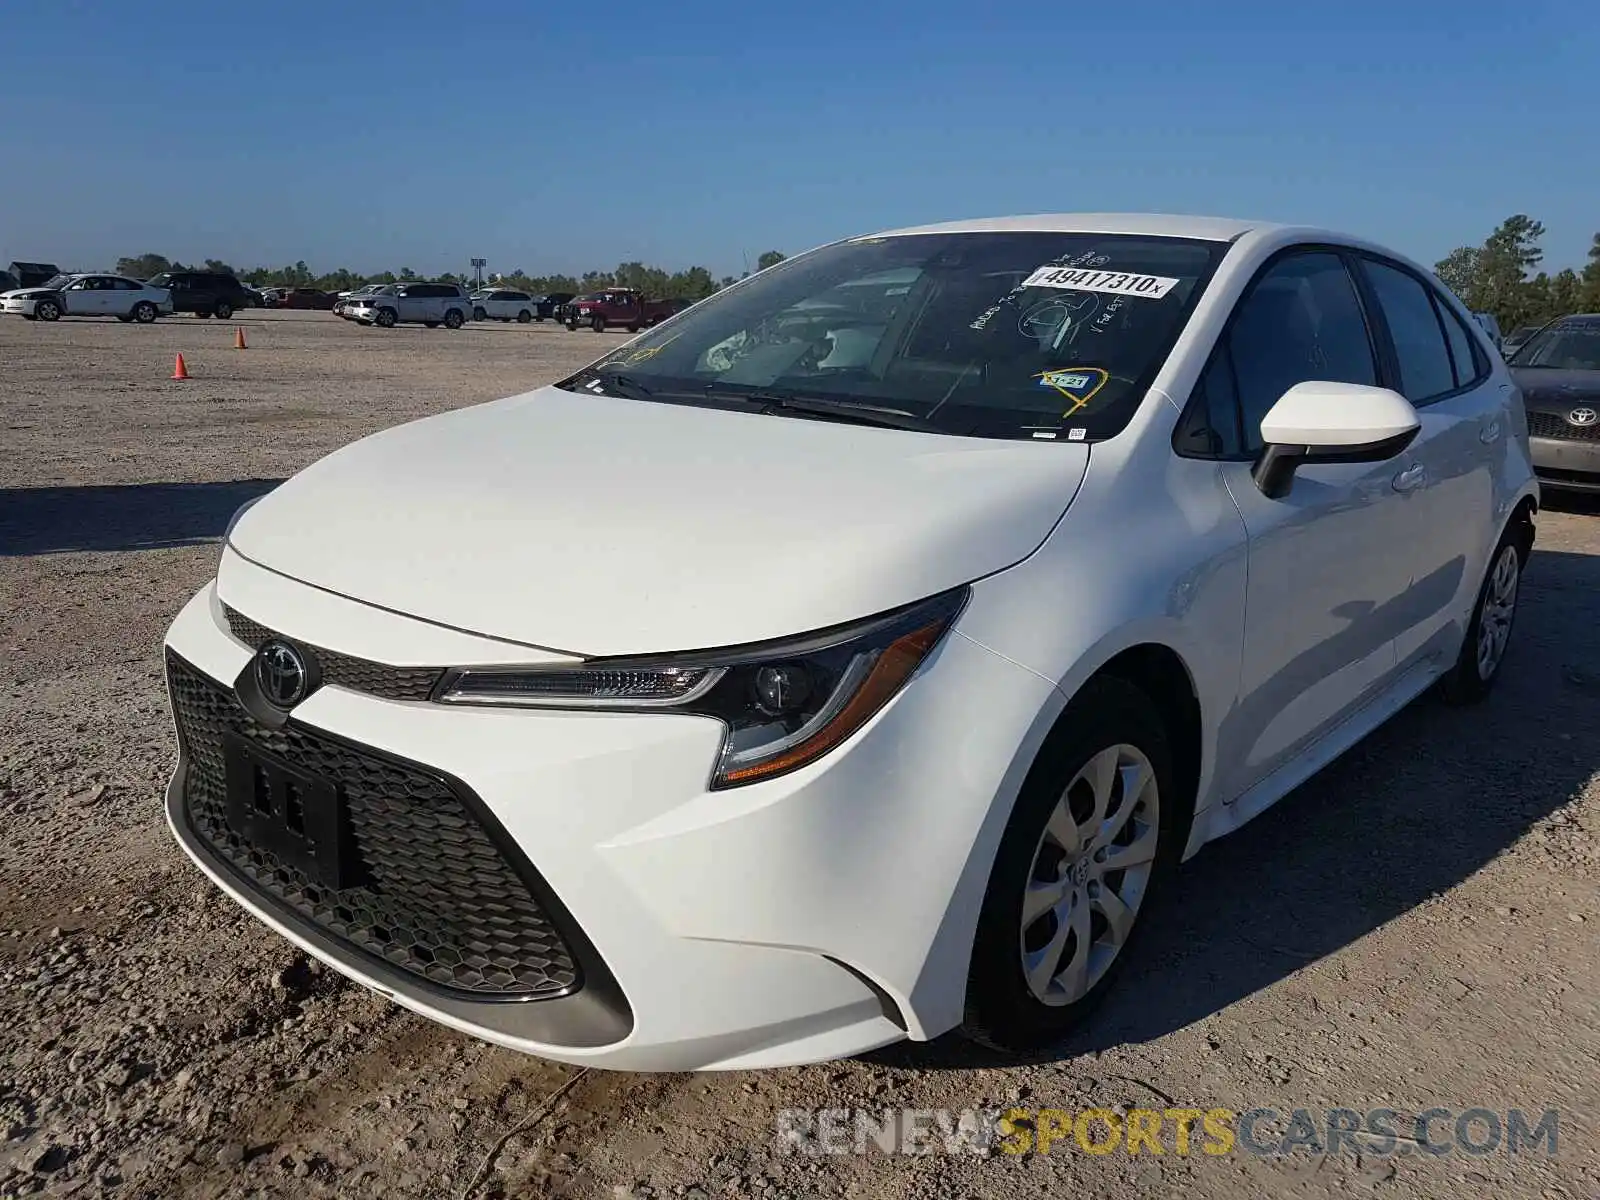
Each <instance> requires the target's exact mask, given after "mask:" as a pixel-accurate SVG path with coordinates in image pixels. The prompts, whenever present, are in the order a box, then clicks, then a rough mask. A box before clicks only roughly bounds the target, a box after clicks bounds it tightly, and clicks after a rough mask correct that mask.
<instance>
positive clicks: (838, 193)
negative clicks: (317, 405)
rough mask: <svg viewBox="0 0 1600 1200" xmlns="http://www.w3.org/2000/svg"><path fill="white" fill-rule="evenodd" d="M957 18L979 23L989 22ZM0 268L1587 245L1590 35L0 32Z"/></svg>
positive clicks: (866, 27) (34, 28)
mask: <svg viewBox="0 0 1600 1200" xmlns="http://www.w3.org/2000/svg"><path fill="white" fill-rule="evenodd" d="M986 8H987V11H985V9H986ZM0 47H4V51H5V53H4V58H3V60H0V113H3V114H4V117H3V118H0V163H3V164H4V166H3V167H0V179H3V180H4V200H3V201H0V263H3V262H5V261H9V260H10V259H12V258H40V259H46V260H52V261H56V262H59V263H61V264H62V265H67V264H73V265H78V266H83V267H91V266H104V265H109V264H110V263H111V262H112V261H114V260H115V259H116V258H117V257H118V256H119V255H123V254H136V253H143V252H146V251H150V252H155V253H161V254H166V255H168V256H170V257H174V258H180V259H184V260H195V259H200V258H204V257H208V256H211V257H218V258H223V259H226V260H228V261H229V262H232V263H233V264H235V265H236V266H239V267H241V268H242V267H245V266H250V265H255V264H258V263H263V262H265V263H271V264H282V263H287V262H293V261H295V260H297V259H305V260H306V261H307V262H308V263H309V264H310V265H311V266H312V267H313V268H314V269H317V270H331V269H333V268H334V267H337V266H348V267H351V268H352V269H355V270H366V271H376V270H381V269H393V270H399V269H400V268H401V267H402V266H409V267H412V268H414V269H415V270H417V271H421V272H424V273H435V272H439V271H444V270H458V271H460V270H464V269H465V268H466V263H467V260H468V258H469V257H471V256H473V255H482V256H484V257H486V258H488V259H489V263H490V269H491V270H496V269H498V270H511V269H513V268H516V267H522V268H524V269H526V270H528V271H529V272H531V273H536V274H537V273H544V272H548V271H556V270H564V271H582V270H585V269H588V268H590V267H602V268H609V267H611V266H613V265H615V264H616V263H617V262H619V261H622V260H627V259H635V258H638V259H643V260H644V261H646V262H654V263H659V264H661V265H663V266H667V267H671V268H676V267H683V266H687V265H689V264H691V263H701V264H704V265H706V266H708V267H710V268H711V269H712V270H713V272H714V273H715V274H718V275H721V274H724V273H728V272H737V271H738V270H740V269H741V268H742V266H743V261H744V258H743V256H744V255H746V254H747V255H748V256H749V259H750V261H751V262H752V264H753V262H754V260H755V257H756V255H757V254H758V253H759V252H760V251H762V250H765V249H768V248H773V247H776V248H779V249H782V250H785V251H789V252H793V251H796V250H799V249H803V248H805V247H807V246H811V245H815V244H817V243H819V242H822V241H825V240H827V239H830V238H833V237H837V236H841V235H845V234H850V233H857V232H863V231H867V230H872V229H877V228H882V227H886V226H895V225H902V224H909V223H913V222H921V221H929V220H939V219H946V218H956V217H965V216H981V215H986V214H996V213H1008V212H1037V211H1059V210H1072V209H1088V210H1108V209H1112V210H1117V209H1129V210H1139V211H1168V212H1195V213H1209V214H1218V215H1227V216H1241V217H1260V218H1266V219H1274V220H1289V221H1304V222H1312V223H1317V224H1324V225H1331V226H1334V227H1336V228H1341V229H1345V230H1349V231H1351V232H1355V233H1360V234H1364V235H1366V236H1369V237H1372V238H1375V239H1376V240H1379V241H1382V242H1386V243H1388V244H1391V245H1393V246H1394V247H1395V248H1397V249H1400V250H1402V251H1404V252H1406V253H1409V254H1411V255H1414V256H1416V257H1418V258H1420V259H1422V260H1423V261H1425V262H1428V263H1431V262H1433V261H1435V260H1436V259H1437V258H1439V257H1440V256H1442V255H1443V254H1444V253H1445V252H1446V251H1448V250H1449V249H1451V248H1452V247H1453V246H1456V245H1458V244H1462V243H1468V242H1471V243H1476V242H1480V241H1481V240H1482V239H1483V238H1484V236H1485V235H1486V234H1487V233H1488V232H1489V230H1490V229H1491V228H1492V227H1493V226H1494V225H1495V224H1496V223H1497V222H1498V221H1500V220H1501V219H1502V218H1504V217H1506V216H1508V215H1510V214H1511V213H1514V212H1527V213H1529V214H1530V215H1532V216H1534V217H1536V218H1538V219H1540V220H1542V221H1544V222H1545V225H1546V227H1547V230H1548V232H1547V234H1546V238H1545V242H1544V246H1545V250H1546V263H1547V265H1549V266H1550V267H1552V268H1556V267H1560V266H1565V265H1578V264H1581V262H1582V260H1583V254H1584V251H1585V249H1586V248H1587V245H1588V242H1589V239H1590V236H1591V235H1592V234H1593V233H1594V232H1595V231H1596V230H1600V153H1597V152H1596V139H1595V130H1596V125H1595V117H1596V113H1597V105H1596V100H1595V96H1596V92H1595V78H1596V74H1595V65H1594V64H1595V63H1596V62H1600V5H1593V4H1585V3H1582V2H1581V0H1561V2H1559V3H1558V2H1556V0H1510V2H1509V3H1505V4H1489V3H1486V2H1484V3H1470V2H1463V0H1383V2H1381V3H1372V2H1368V0H1340V2H1338V3H1334V4H1303V3H1300V2H1298V0H1274V2H1272V3H1264V2H1258V0H1245V2H1238V3H1228V2H1227V0H1223V2H1221V3H1216V2H1213V3H1159V2H1156V0H1151V2H1147V3H1141V2H1140V0H1114V2H1112V3H1092V2H1090V3H1084V2H1062V0H1026V2H1024V3H1001V4H991V5H988V6H985V5H983V4H981V3H980V4H972V3H952V2H951V0H919V2H917V3H898V4H882V3H879V4H873V3H870V2H868V0H853V2H850V3H839V2H836V0H821V2H810V0H808V2H807V3H803V4H802V3H783V2H780V3H762V2H760V0H741V2H739V3H711V2H701V0H655V2H654V3H649V4H642V3H634V2H632V0H629V2H621V0H616V2H612V3H599V4H596V3H573V2H570V0H529V2H527V3H502V2H496V0H470V2H469V0H461V2H452V0H427V2H424V3H415V2H412V0H375V2H360V0H317V2H315V3H306V2H302V0H223V2H221V3H217V2H215V0H212V2H210V3H186V2H185V3H178V2H173V3H168V2H161V3H138V2H124V0H101V2H95V3H91V2H88V0H79V2H77V3H46V2H45V0H0Z"/></svg>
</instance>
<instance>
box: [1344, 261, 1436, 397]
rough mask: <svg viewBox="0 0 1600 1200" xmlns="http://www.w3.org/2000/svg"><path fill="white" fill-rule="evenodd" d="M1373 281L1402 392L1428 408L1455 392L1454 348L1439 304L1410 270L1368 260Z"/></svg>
mask: <svg viewBox="0 0 1600 1200" xmlns="http://www.w3.org/2000/svg"><path fill="white" fill-rule="evenodd" d="M1365 269H1366V273H1367V278H1368V279H1369V280H1370V281H1371V282H1372V290H1373V292H1374V293H1376V295H1377V297H1378V305H1379V307H1380V308H1382V309H1383V316H1384V320H1385V321H1386V322H1387V323H1388V326H1389V338H1390V340H1391V341H1393V342H1394V352H1395V357H1396V359H1397V360H1398V362H1399V367H1400V392H1401V394H1402V395H1404V396H1405V398H1406V399H1407V400H1409V401H1411V403H1413V404H1422V403H1425V402H1426V401H1428V400H1432V399H1434V398H1436V397H1438V396H1442V395H1443V394H1444V393H1446V392H1451V391H1454V390H1455V387H1456V378H1455V372H1454V370H1453V369H1452V368H1451V365H1450V348H1449V346H1448V344H1447V343H1446V341H1445V335H1444V329H1443V328H1442V327H1441V326H1440V324H1439V314H1438V312H1437V311H1436V310H1435V309H1434V306H1433V299H1432V297H1430V296H1429V295H1428V289H1427V287H1426V285H1425V284H1423V282H1422V280H1420V279H1418V278H1417V277H1416V276H1415V275H1412V274H1411V273H1410V272H1409V271H1401V270H1399V269H1397V268H1395V267H1391V266H1389V265H1388V264H1387V263H1381V262H1375V261H1373V260H1371V259H1368V260H1367V261H1366V264H1365Z"/></svg>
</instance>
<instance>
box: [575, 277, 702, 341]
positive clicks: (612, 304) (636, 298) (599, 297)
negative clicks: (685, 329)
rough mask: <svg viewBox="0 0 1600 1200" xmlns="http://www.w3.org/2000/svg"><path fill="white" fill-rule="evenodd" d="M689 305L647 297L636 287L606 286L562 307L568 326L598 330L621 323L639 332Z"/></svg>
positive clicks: (626, 327) (629, 329)
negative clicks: (583, 326) (585, 326)
mask: <svg viewBox="0 0 1600 1200" xmlns="http://www.w3.org/2000/svg"><path fill="white" fill-rule="evenodd" d="M688 306H689V301H687V300H677V299H673V300H647V299H646V298H645V296H644V293H643V292H640V291H637V290H635V289H634V288H606V289H604V290H603V291H598V292H590V293H589V294H588V295H585V296H579V297H578V298H577V299H576V300H574V301H572V303H570V304H568V305H566V306H565V307H564V308H563V310H562V311H563V313H564V315H565V318H566V326H567V328H568V329H576V328H578V326H580V325H587V326H588V327H589V328H590V329H593V330H594V331H595V332H596V333H599V332H600V331H601V330H604V329H608V328H610V327H611V326H613V325H621V326H622V327H623V328H625V329H626V330H627V331H628V332H629V333H638V332H639V330H641V329H643V328H644V327H645V326H647V325H657V324H659V323H660V322H662V321H665V320H666V319H667V318H668V317H670V316H673V315H674V314H676V313H678V312H680V311H682V310H683V309H685V308H687V307H688Z"/></svg>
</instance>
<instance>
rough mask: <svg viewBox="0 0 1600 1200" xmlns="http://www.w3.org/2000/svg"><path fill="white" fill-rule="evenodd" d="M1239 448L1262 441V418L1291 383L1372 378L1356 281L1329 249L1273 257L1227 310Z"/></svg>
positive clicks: (1256, 445)
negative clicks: (1234, 306) (1240, 435)
mask: <svg viewBox="0 0 1600 1200" xmlns="http://www.w3.org/2000/svg"><path fill="white" fill-rule="evenodd" d="M1221 350H1222V352H1223V353H1225V354H1226V355H1227V356H1228V358H1229V360H1230V361H1231V365H1232V371H1233V382H1234V385H1235V387H1236V389H1237V394H1238V403H1239V408H1240V417H1241V422H1242V424H1243V436H1244V448H1245V449H1246V450H1248V451H1252V452H1253V451H1255V450H1259V449H1260V448H1261V445H1262V442H1261V419H1262V418H1263V417H1265V416H1266V415H1267V412H1268V410H1269V409H1271V408H1272V406H1273V405H1274V404H1276V403H1277V402H1278V401H1279V400H1280V399H1282V397H1283V394H1284V392H1286V391H1288V390H1289V389H1290V388H1291V387H1293V386H1294V385H1295V384H1297V383H1306V382H1308V381H1310V380H1325V381H1328V382H1333V383H1364V384H1368V385H1372V384H1376V383H1377V382H1378V371H1377V359H1376V356H1375V355H1374V353H1373V349H1372V339H1371V336H1370V334H1369V333H1368V331H1367V322H1366V317H1365V315H1364V313H1363V311H1362V308H1361V301H1360V299H1359V297H1358V296H1357V294H1356V289H1355V283H1354V281H1353V280H1352V279H1351V278H1350V273H1349V272H1348V271H1347V270H1346V269H1345V266H1344V262H1343V260H1342V259H1341V258H1340V257H1339V256H1338V255H1336V254H1332V253H1328V252H1324V251H1316V252H1306V253H1299V254H1293V255H1290V256H1289V257H1287V258H1284V259H1280V260H1279V261H1278V262H1277V263H1275V264H1274V265H1273V266H1272V267H1270V268H1269V269H1268V270H1267V272H1266V273H1265V274H1264V275H1262V276H1261V277H1260V278H1259V279H1257V280H1256V282H1255V283H1254V285H1253V286H1252V287H1251V289H1250V291H1249V293H1248V294H1247V295H1246V296H1245V298H1244V300H1243V301H1242V302H1241V303H1240V305H1239V307H1238V308H1237V309H1236V310H1235V311H1234V315H1233V320H1232V323H1231V325H1230V327H1229V330H1228V333H1227V336H1226V338H1225V344H1224V346H1223V347H1221Z"/></svg>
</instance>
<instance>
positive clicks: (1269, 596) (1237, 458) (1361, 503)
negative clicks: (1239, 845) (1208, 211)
mask: <svg viewBox="0 0 1600 1200" xmlns="http://www.w3.org/2000/svg"><path fill="white" fill-rule="evenodd" d="M1309 380H1326V381H1333V382H1342V383H1361V384H1369V385H1376V384H1377V383H1378V369H1377V355H1376V352H1375V348H1374V341H1373V338H1372V335H1371V332H1370V330H1369V329H1368V326H1367V322H1366V318H1365V313H1364V311H1363V308H1362V305H1361V302H1360V299H1359V296H1358V293H1357V292H1356V288H1355V284H1354V281H1353V279H1352V277H1351V275H1350V273H1349V271H1348V269H1347V266H1346V263H1345V260H1344V259H1343V257H1342V256H1341V255H1339V254H1338V253H1335V252H1333V251H1324V250H1305V251H1295V252H1291V253H1290V254H1289V255H1287V256H1284V257H1280V258H1278V259H1277V260H1275V261H1274V262H1273V263H1272V264H1270V265H1269V266H1268V267H1267V268H1265V269H1264V271H1263V273H1262V274H1261V275H1260V276H1258V277H1257V279H1256V280H1255V281H1254V283H1253V284H1252V285H1251V288H1250V290H1249V291H1248V292H1247V293H1246V295H1245V297H1244V299H1243V300H1242V301H1241V302H1240V304H1239V307H1238V308H1237V309H1236V310H1235V312H1234V315H1233V318H1232V319H1231V321H1230V323H1229V327H1228V331H1227V332H1226V333H1225V334H1224V335H1223V338H1222V340H1221V342H1220V343H1219V345H1218V347H1217V350H1216V351H1215V352H1214V354H1213V356H1212V360H1211V363H1210V364H1209V365H1208V367H1207V370H1206V373H1205V376H1204V377H1203V378H1202V381H1201V385H1200V386H1201V389H1202V393H1203V402H1204V403H1205V404H1207V405H1208V406H1209V410H1210V411H1211V412H1212V413H1213V414H1218V413H1220V414H1224V416H1223V417H1222V418H1221V423H1224V424H1225V423H1226V421H1227V420H1228V419H1229V417H1230V416H1231V419H1232V420H1233V421H1234V422H1235V427H1234V429H1233V430H1232V431H1231V435H1230V431H1228V430H1226V429H1223V430H1221V431H1220V432H1221V434H1222V441H1223V443H1224V444H1225V445H1227V444H1228V443H1230V442H1231V445H1229V446H1228V448H1229V449H1234V448H1237V449H1236V451H1235V452H1234V453H1232V454H1225V455H1224V457H1225V458H1227V459H1230V461H1224V462H1222V463H1221V469H1222V472H1223V478H1224V480H1225V482H1226V484H1227V487H1228V490H1229V492H1230V493H1231V494H1232V497H1233V501H1234V503H1235V505H1236V506H1237V507H1238V510H1239V514H1240V516H1241V517H1242V518H1243V519H1244V524H1245V528H1246V531H1247V534H1248V539H1249V578H1248V584H1247V588H1246V599H1245V612H1244V629H1243V642H1242V657H1241V664H1240V681H1239V701H1238V704H1237V705H1236V707H1235V709H1234V711H1233V713H1231V714H1230V715H1229V717H1228V718H1227V721H1226V723H1225V729H1224V733H1223V743H1224V745H1223V749H1222V756H1221V761H1219V782H1222V784H1223V786H1224V787H1225V788H1226V789H1227V790H1226V792H1225V794H1227V795H1229V796H1230V797H1236V796H1238V795H1240V794H1241V793H1243V792H1245V791H1247V790H1248V789H1249V788H1250V787H1252V786H1254V785H1255V784H1257V783H1259V782H1260V781H1261V780H1263V779H1264V778H1266V777H1267V776H1268V775H1270V774H1271V773H1272V772H1273V771H1275V770H1276V769H1277V768H1279V767H1281V766H1283V765H1284V764H1285V763H1286V762H1288V761H1289V760H1290V759H1292V758H1293V757H1295V755H1297V754H1299V753H1300V752H1301V751H1303V750H1304V749H1306V747H1308V746H1309V745H1310V744H1311V743H1313V742H1315V741H1316V740H1318V739H1319V738H1321V737H1322V736H1324V735H1326V734H1327V733H1328V732H1329V731H1331V730H1332V729H1333V728H1335V727H1336V726H1337V725H1338V724H1339V723H1340V722H1342V721H1344V720H1346V719H1347V718H1349V717H1350V716H1351V715H1352V714H1353V713H1354V712H1355V711H1356V710H1358V709H1359V708H1361V707H1362V706H1363V705H1364V704H1366V703H1368V702H1369V701H1371V700H1372V699H1373V698H1374V697H1375V696H1376V695H1377V694H1378V693H1379V692H1380V691H1381V690H1382V689H1383V687H1384V686H1385V685H1386V684H1387V683H1389V682H1390V681H1391V680H1392V679H1393V677H1394V673H1395V664H1396V651H1395V643H1396V639H1397V637H1398V636H1399V635H1400V633H1401V632H1402V630H1403V628H1404V624H1405V620H1406V617H1405V611H1404V610H1405V594H1406V591H1407V589H1408V587H1409V586H1410V581H1411V555H1412V552H1413V549H1414V547H1413V546H1412V545H1411V544H1410V543H1411V538H1410V537H1409V536H1408V527H1407V525H1406V521H1407V520H1408V517H1409V510H1408V507H1407V505H1406V497H1405V495H1404V494H1403V493H1402V491H1400V490H1397V489H1396V485H1395V480H1396V478H1397V477H1399V476H1401V475H1403V473H1404V471H1405V470H1406V469H1407V467H1408V466H1410V465H1411V464H1410V462H1409V458H1408V455H1404V454H1403V455H1400V456H1398V457H1397V458H1395V459H1391V460H1388V461H1385V462H1381V463H1348V464H1340V463H1324V464H1314V465H1308V466H1305V467H1302V468H1301V469H1300V470H1299V472H1298V473H1297V474H1296V476H1295V478H1294V482H1293V485H1292V486H1291V487H1290V489H1289V491H1288V493H1287V494H1286V495H1283V496H1281V497H1278V498H1272V497H1268V496H1266V495H1264V494H1263V493H1262V491H1261V489H1260V488H1259V487H1257V486H1256V483H1255V480H1254V478H1253V477H1252V474H1251V466H1252V463H1253V461H1254V459H1255V458H1256V456H1257V455H1258V454H1259V453H1260V451H1261V447H1262V439H1261V420H1262V418H1263V417H1264V416H1265V415H1266V414H1267V411H1268V410H1269V409H1270V408H1271V407H1272V406H1273V405H1274V404H1276V403H1277V401H1278V400H1279V398H1280V397H1282V395H1283V393H1284V392H1285V391H1287V390H1288V389H1289V388H1290V387H1291V386H1293V385H1294V384H1296V383H1303V382H1306V381H1309Z"/></svg>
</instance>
